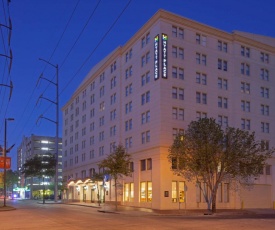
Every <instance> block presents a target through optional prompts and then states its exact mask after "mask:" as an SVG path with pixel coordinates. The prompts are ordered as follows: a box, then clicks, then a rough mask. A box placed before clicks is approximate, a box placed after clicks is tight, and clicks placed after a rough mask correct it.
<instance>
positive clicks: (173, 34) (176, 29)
mask: <svg viewBox="0 0 275 230" xmlns="http://www.w3.org/2000/svg"><path fill="white" fill-rule="evenodd" d="M172 36H173V37H177V36H178V28H177V27H176V26H172Z"/></svg>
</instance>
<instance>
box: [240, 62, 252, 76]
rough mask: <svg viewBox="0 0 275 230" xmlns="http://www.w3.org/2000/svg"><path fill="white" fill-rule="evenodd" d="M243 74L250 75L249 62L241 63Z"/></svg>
mask: <svg viewBox="0 0 275 230" xmlns="http://www.w3.org/2000/svg"><path fill="white" fill-rule="evenodd" d="M241 74H243V75H247V76H249V75H250V65H249V64H247V63H241Z"/></svg>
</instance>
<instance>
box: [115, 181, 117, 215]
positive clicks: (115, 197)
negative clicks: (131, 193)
mask: <svg viewBox="0 0 275 230" xmlns="http://www.w3.org/2000/svg"><path fill="white" fill-rule="evenodd" d="M115 203H116V211H117V179H116V178H115Z"/></svg>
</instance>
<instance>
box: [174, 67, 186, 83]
mask: <svg viewBox="0 0 275 230" xmlns="http://www.w3.org/2000/svg"><path fill="white" fill-rule="evenodd" d="M172 77H173V78H179V79H181V80H183V79H184V69H182V68H178V67H175V66H173V67H172Z"/></svg>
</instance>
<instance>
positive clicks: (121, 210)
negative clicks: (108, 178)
mask: <svg viewBox="0 0 275 230" xmlns="http://www.w3.org/2000/svg"><path fill="white" fill-rule="evenodd" d="M62 204H66V205H78V206H86V207H91V208H97V209H98V212H103V213H114V214H126V215H165V216H166V215H171V216H243V215H274V217H275V210H274V209H218V210H217V212H216V213H214V214H212V215H211V214H210V213H209V212H208V211H207V210H201V209H200V210H196V209H195V210H190V209H187V210H185V209H180V210H153V209H149V208H140V207H130V206H124V205H118V210H116V208H115V205H113V204H101V205H100V206H99V205H98V203H88V202H87V203H85V202H64V203H63V202H62Z"/></svg>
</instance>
